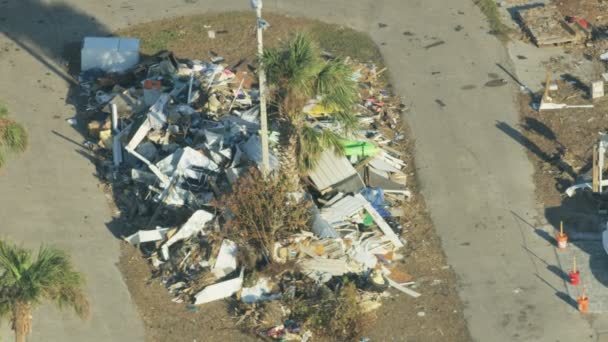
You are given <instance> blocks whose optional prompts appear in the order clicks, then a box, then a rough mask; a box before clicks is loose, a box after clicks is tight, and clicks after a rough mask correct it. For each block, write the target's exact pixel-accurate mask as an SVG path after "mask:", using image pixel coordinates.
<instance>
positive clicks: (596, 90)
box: [591, 81, 604, 99]
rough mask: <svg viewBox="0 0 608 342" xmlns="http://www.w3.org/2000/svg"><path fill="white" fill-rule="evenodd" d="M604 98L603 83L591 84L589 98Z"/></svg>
mask: <svg viewBox="0 0 608 342" xmlns="http://www.w3.org/2000/svg"><path fill="white" fill-rule="evenodd" d="M600 97H604V81H596V82H591V98H592V99H597V98H600Z"/></svg>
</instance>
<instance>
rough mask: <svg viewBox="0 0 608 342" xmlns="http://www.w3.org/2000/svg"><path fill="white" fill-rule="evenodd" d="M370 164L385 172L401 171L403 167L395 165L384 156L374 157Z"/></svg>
mask: <svg viewBox="0 0 608 342" xmlns="http://www.w3.org/2000/svg"><path fill="white" fill-rule="evenodd" d="M369 165H370V166H371V167H373V168H374V169H377V170H381V171H385V172H401V168H400V167H397V166H395V165H394V164H392V163H389V162H387V161H386V160H385V159H384V158H381V157H374V158H373V159H372V160H370V161H369Z"/></svg>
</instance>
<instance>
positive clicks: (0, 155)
mask: <svg viewBox="0 0 608 342" xmlns="http://www.w3.org/2000/svg"><path fill="white" fill-rule="evenodd" d="M5 161H6V159H5V158H4V151H3V150H2V149H0V167H2V165H4V163H5Z"/></svg>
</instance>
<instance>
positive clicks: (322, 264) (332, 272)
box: [298, 258, 350, 283]
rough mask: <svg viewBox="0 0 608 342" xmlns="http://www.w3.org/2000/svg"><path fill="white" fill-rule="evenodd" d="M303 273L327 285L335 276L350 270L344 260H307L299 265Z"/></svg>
mask: <svg viewBox="0 0 608 342" xmlns="http://www.w3.org/2000/svg"><path fill="white" fill-rule="evenodd" d="M298 264H299V265H300V267H301V269H302V272H303V273H304V274H306V276H308V277H309V278H311V279H314V280H316V281H318V282H321V283H325V282H327V281H329V280H330V279H331V277H334V276H341V275H343V274H345V273H348V272H349V271H350V269H349V268H348V264H347V263H346V261H345V260H343V259H323V258H315V259H305V260H302V261H301V262H299V263H298Z"/></svg>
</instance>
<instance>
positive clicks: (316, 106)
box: [303, 103, 339, 116]
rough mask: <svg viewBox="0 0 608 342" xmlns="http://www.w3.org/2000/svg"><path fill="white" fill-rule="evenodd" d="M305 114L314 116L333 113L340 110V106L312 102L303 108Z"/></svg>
mask: <svg viewBox="0 0 608 342" xmlns="http://www.w3.org/2000/svg"><path fill="white" fill-rule="evenodd" d="M303 111H304V114H308V115H312V116H323V115H326V114H332V113H336V112H338V111H339V108H338V106H335V105H334V106H323V105H322V104H320V103H311V104H309V105H306V106H305V107H304V109H303Z"/></svg>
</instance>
